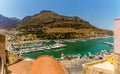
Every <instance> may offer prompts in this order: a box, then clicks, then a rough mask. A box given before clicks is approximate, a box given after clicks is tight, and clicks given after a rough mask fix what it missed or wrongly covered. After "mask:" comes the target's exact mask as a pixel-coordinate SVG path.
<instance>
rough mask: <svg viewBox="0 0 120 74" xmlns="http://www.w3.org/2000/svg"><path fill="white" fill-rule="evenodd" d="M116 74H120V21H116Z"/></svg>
mask: <svg viewBox="0 0 120 74" xmlns="http://www.w3.org/2000/svg"><path fill="white" fill-rule="evenodd" d="M114 74H120V19H115V20H114Z"/></svg>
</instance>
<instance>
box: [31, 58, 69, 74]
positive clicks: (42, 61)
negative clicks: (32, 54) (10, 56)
mask: <svg viewBox="0 0 120 74" xmlns="http://www.w3.org/2000/svg"><path fill="white" fill-rule="evenodd" d="M29 74H68V73H67V71H66V69H65V68H64V67H63V66H62V65H61V64H60V63H59V62H58V61H56V60H55V59H54V58H51V57H48V56H44V57H40V58H38V59H37V60H35V61H34V62H33V65H32V67H31V70H30V72H29Z"/></svg>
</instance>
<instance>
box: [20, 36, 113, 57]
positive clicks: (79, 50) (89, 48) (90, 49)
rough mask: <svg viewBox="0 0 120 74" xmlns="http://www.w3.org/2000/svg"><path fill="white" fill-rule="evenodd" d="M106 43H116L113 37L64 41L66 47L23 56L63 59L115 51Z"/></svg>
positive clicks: (23, 55)
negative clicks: (47, 56) (70, 56)
mask: <svg viewBox="0 0 120 74" xmlns="http://www.w3.org/2000/svg"><path fill="white" fill-rule="evenodd" d="M104 42H112V43H113V42H114V40H113V38H112V37H109V38H97V39H84V40H75V41H64V42H63V44H64V45H66V46H65V47H61V48H54V49H50V50H45V51H38V52H32V53H26V54H22V57H23V58H26V57H29V58H34V59H35V58H38V57H40V56H43V55H49V56H53V57H55V58H61V54H64V55H65V56H68V55H81V56H88V55H89V53H91V54H96V53H100V52H101V51H102V50H113V46H111V45H108V44H105V43H104ZM44 44H47V45H49V44H54V42H53V41H51V42H44Z"/></svg>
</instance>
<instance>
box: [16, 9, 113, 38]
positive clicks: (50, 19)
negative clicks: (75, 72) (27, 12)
mask: <svg viewBox="0 0 120 74" xmlns="http://www.w3.org/2000/svg"><path fill="white" fill-rule="evenodd" d="M14 29H15V30H17V31H20V32H22V35H29V34H32V35H36V37H37V38H40V39H76V38H89V37H98V36H106V35H109V36H111V35H113V32H112V31H108V30H103V29H99V28H97V27H95V26H92V25H91V24H90V23H89V22H87V21H85V20H83V19H81V18H79V17H77V16H73V17H69V16H62V15H59V14H57V13H55V12H53V11H47V10H44V11H41V12H40V13H38V14H36V15H33V16H27V17H25V18H24V19H23V20H22V21H21V23H20V24H19V25H17V26H16V27H15V28H14Z"/></svg>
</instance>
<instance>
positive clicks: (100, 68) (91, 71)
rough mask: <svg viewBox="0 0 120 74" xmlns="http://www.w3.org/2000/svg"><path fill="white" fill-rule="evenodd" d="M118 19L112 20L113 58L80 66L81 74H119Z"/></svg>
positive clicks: (119, 28) (119, 30)
mask: <svg viewBox="0 0 120 74" xmlns="http://www.w3.org/2000/svg"><path fill="white" fill-rule="evenodd" d="M119 33H120V19H115V20H114V57H109V58H106V59H104V60H100V61H95V62H91V63H87V64H83V66H82V74H120V34H119Z"/></svg>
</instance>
